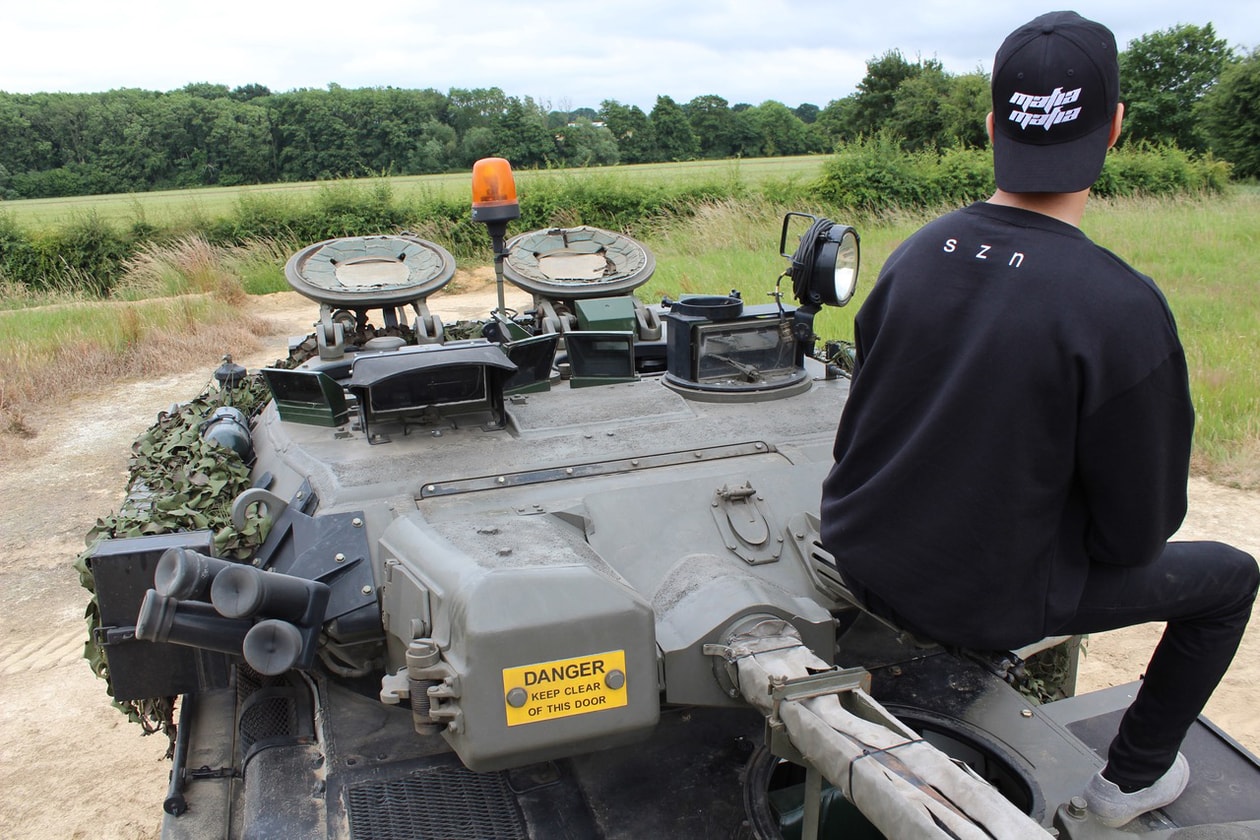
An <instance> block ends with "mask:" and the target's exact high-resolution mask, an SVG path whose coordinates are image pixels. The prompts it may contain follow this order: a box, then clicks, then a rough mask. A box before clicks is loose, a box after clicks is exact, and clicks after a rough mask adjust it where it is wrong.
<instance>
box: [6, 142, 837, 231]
mask: <svg viewBox="0 0 1260 840" xmlns="http://www.w3.org/2000/svg"><path fill="white" fill-rule="evenodd" d="M824 160H825V158H824V157H822V156H819V155H809V156H801V157H775V158H750V159H747V160H712V161H688V162H685V163H651V164H637V165H633V166H614V167H593V168H589V169H545V170H521V171H518V172H516V173H515V174H516V181H517V186H518V191H519V192H520V193H521V194H522V197H524V196H526V195H528V191H529V188H530V185H531V184H534V183H537V182H539V181H543V180H546V179H556V178H613V179H617V180H619V179H625V180H626V181H627V182H635V183H640V184H660V183H670V184H678V183H689V182H690V183H706V182H711V181H714V180H719V181H720V180H727V179H739V180H741V181H743V182H745V183H748V184H759V183H764V182H766V181H772V180H774V181H785V182H792V181H803V180H808V179H811V178H814V177H816V176H817V175H819V174H820V173H821V172H822V166H823V162H824ZM471 178H472V174H471V172H452V173H446V174H442V175H410V176H398V177H392V178H366V179H358V180H345V181H337V182H336V183H338V184H373V183H379V182H380V181H385V182H386V183H388V184H389V186H390V189H391V190H392V192H393V195H394V196H395V197H397V198H398V199H400V200H406V199H408V198H410V197H412V196H414V195H430V196H439V197H443V198H455V199H462V198H463V197H465V196H469V195H471V189H472V182H471ZM328 183H329V182H320V181H311V182H302V183H290V184H264V185H259V186H249V187H204V188H200V189H192V190H167V191H162V192H151V193H131V194H118V195H91V196H79V197H71V198H33V199H26V200H22V201H5V202H0V210H3V211H4V212H6V213H10V214H12V216H13V218H14V220H15V221H16V222H17V223H18V224H19V225H21V226H23V227H24V228H28V229H31V230H41V229H48V228H52V227H57V226H61V225H65V224H67V223H68V222H71V221H73V220H75V219H80V218H83V217H85V216H90V215H95V216H96V217H98V218H100V219H102V220H103V221H106V222H110V223H116V224H120V225H127V226H130V225H132V224H135V223H144V224H149V225H155V226H157V227H161V228H177V229H178V228H181V227H186V226H188V225H189V224H191V223H192V222H195V221H198V220H205V219H215V218H221V217H224V216H228V215H230V214H231V213H232V212H233V210H234V209H235V208H236V206H237V204H238V202H239V201H240V200H241V199H242V198H243V197H254V198H257V197H266V196H276V197H284V196H298V197H301V198H312V197H314V196H315V195H316V194H317V193H318V192H319V191H320V189H322V188H324V187H327V186H328Z"/></svg>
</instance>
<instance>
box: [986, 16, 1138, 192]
mask: <svg viewBox="0 0 1260 840" xmlns="http://www.w3.org/2000/svg"><path fill="white" fill-rule="evenodd" d="M992 93H993V116H994V137H993V165H994V175H995V177H996V179H997V185H998V186H999V187H1000V188H1002V189H1003V190H1006V191H1007V192H1017V193H1028V192H1058V193H1064V192H1076V191H1078V190H1083V189H1085V188H1087V187H1089V186H1091V185H1092V184H1093V183H1094V181H1095V180H1097V178H1098V174H1099V173H1100V172H1101V171H1102V165H1103V160H1104V159H1105V158H1106V156H1107V146H1108V142H1109V141H1110V139H1111V124H1112V117H1113V116H1114V115H1115V110H1116V103H1117V102H1118V101H1119V94H1120V68H1119V61H1118V56H1117V52H1116V40H1115V36H1113V35H1112V34H1111V31H1110V30H1109V29H1107V27H1105V26H1103V25H1102V24H1099V23H1095V22H1093V21H1090V20H1086V19H1085V18H1083V17H1081V16H1080V15H1078V14H1076V13H1075V12H1051V13H1050V14H1046V15H1042V16H1040V17H1038V18H1036V19H1035V20H1032V21H1030V22H1028V23H1026V24H1025V25H1023V26H1021V27H1020V28H1019V29H1017V30H1015V31H1014V32H1012V33H1011V34H1010V36H1008V37H1007V39H1006V41H1005V42H1003V44H1002V47H1001V49H999V50H998V53H997V57H996V59H995V60H994V65H993V91H992Z"/></svg>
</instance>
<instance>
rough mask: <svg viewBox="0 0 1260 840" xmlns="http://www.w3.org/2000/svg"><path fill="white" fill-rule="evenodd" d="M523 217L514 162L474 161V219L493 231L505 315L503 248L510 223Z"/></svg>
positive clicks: (496, 272)
mask: <svg viewBox="0 0 1260 840" xmlns="http://www.w3.org/2000/svg"><path fill="white" fill-rule="evenodd" d="M520 216H521V205H520V204H519V203H517V201H516V182H515V181H514V180H513V179H512V165H511V164H510V163H508V162H507V161H506V160H504V159H503V158H482V159H481V160H479V161H477V162H476V163H475V164H473V172H472V219H473V221H474V222H481V223H483V224H484V225H485V226H486V227H487V228H488V229H489V232H490V242H491V247H492V248H493V249H494V280H495V284H496V286H497V288H498V292H499V315H501V316H506V312H507V306H506V304H505V302H504V298H503V258H504V257H506V256H507V254H506V252H505V251H504V250H503V239H504V237H505V236H506V235H507V223H508V222H509V221H511V220H512V219H519V218H520Z"/></svg>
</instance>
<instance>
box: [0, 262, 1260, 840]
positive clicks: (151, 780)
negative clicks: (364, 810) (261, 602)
mask: <svg viewBox="0 0 1260 840" xmlns="http://www.w3.org/2000/svg"><path fill="white" fill-rule="evenodd" d="M494 300H495V293H494V289H493V287H483V288H481V289H480V290H478V291H475V292H470V293H465V294H461V295H458V296H452V297H448V298H447V300H446V301H442V300H440V299H438V298H435V299H434V300H433V301H432V302H431V305H432V307H433V309H434V310H435V311H437V312H440V313H441V314H442V315H443V317H444V319H446V320H453V317H452V315H458V317H475V316H482V315H484V314H486V313H487V312H488V311H489V310H490V309H491V308H492V307H493V306H494ZM509 305H511V301H510V302H509ZM518 305H519V304H518ZM258 309H259V310H260V311H259V312H258V314H259V315H260V316H261V317H263V318H265V319H267V320H268V321H269V322H271V323H273V324H274V332H273V335H271V336H270V337H264V339H263V341H262V342H260V344H259V345H258V346H257V347H253V348H230V349H232V350H233V352H234V355H235V356H236V358H237V361H240V362H242V363H243V364H245V365H246V366H247V367H250V368H251V369H253V368H256V367H258V366H260V365H262V364H266V363H269V362H271V361H272V360H273V359H274V358H275V357H276V356H277V355H282V352H283V347H284V338H285V336H288V335H290V334H301V333H305V332H306V331H308V329H309V327H310V324H311V321H312V320H313V318H314V314H315V313H314V309H313V307H312V305H311V303H310V302H309V301H306V300H305V299H303V298H300V297H298V296H297V295H295V294H291V293H290V294H282V295H272V296H269V297H268V298H266V299H263V300H262V301H261V302H260V303H259V305H258ZM264 344H265V346H264ZM223 351H224V348H217V347H216V348H207V351H206V357H205V360H204V364H201V365H198V366H197V367H196V368H195V369H193V370H190V371H188V372H186V373H182V374H179V375H174V376H169V377H165V378H163V379H161V380H160V381H155V382H143V383H129V384H118V383H114V384H111V385H110V386H109V387H108V388H103V389H102V390H101V392H100V393H99V394H96V395H92V396H88V397H83V398H80V399H76V400H75V401H74V402H72V403H71V404H69V405H65V406H61V407H58V408H56V409H50V410H47V411H42V412H38V413H34V414H32V415H31V416H30V417H29V418H28V419H29V421H30V424H31V425H32V426H33V427H34V428H36V429H37V430H38V432H39V434H38V436H37V437H36V438H34V439H33V440H30V441H16V440H13V439H10V438H0V558H2V562H0V792H2V795H0V837H4V838H10V840H17V838H39V839H40V840H43V838H101V840H114V838H125V840H137V839H138V838H153V837H157V836H158V825H159V823H160V819H161V816H162V800H163V798H164V797H165V792H166V781H167V773H168V768H169V764H168V763H167V762H165V761H164V760H163V755H164V753H165V750H166V742H165V739H164V738H162V737H161V736H157V737H152V738H142V737H141V736H140V729H139V727H137V726H135V725H133V724H131V723H128V722H127V720H126V719H125V718H124V717H123V716H122V715H121V714H119V713H118V712H116V711H115V710H114V709H113V708H112V707H111V706H110V705H109V700H108V697H107V696H106V694H105V691H104V686H103V684H102V683H101V682H100V681H98V680H97V679H96V678H95V677H94V676H93V675H92V674H91V672H90V671H89V669H88V666H87V664H86V662H85V661H84V660H83V659H82V658H81V653H82V645H83V640H84V638H85V635H86V634H85V630H84V624H83V621H82V616H83V608H84V605H85V603H86V600H87V596H86V593H85V592H84V591H83V590H82V589H81V588H80V587H79V584H78V580H77V575H76V573H75V572H74V570H73V568H72V567H71V562H72V560H73V558H74V557H75V556H76V555H77V554H78V552H79V551H80V550H81V548H82V546H83V535H84V534H85V533H86V532H87V530H88V528H90V527H91V525H92V523H93V521H94V520H95V518H96V517H98V516H101V515H104V514H107V513H109V512H110V511H112V510H114V509H116V508H117V506H118V504H119V502H120V501H121V499H122V489H123V483H124V481H125V478H126V457H127V452H128V447H129V446H130V444H131V441H132V440H134V438H135V437H136V436H137V435H138V434H139V433H140V432H142V431H144V429H146V428H147V427H148V426H149V424H150V423H152V421H153V418H154V417H155V416H156V414H157V412H158V411H159V410H161V409H163V408H164V407H166V406H168V405H170V404H171V403H172V402H176V401H180V400H184V399H188V398H190V397H192V396H194V395H195V394H196V393H197V392H198V391H199V390H200V389H201V388H202V387H203V386H204V385H205V384H206V383H207V382H208V381H209V379H210V373H211V371H212V370H213V369H214V367H215V366H216V365H217V364H218V359H219V356H220V355H221V354H222V352H223ZM1190 496H1191V508H1190V516H1189V517H1188V519H1187V522H1186V525H1185V527H1184V528H1183V530H1182V533H1181V536H1183V537H1187V538H1211V539H1220V540H1223V541H1225V542H1230V543H1232V544H1234V545H1237V546H1239V547H1240V548H1243V549H1246V550H1248V551H1250V552H1252V553H1253V554H1257V555H1260V493H1247V492H1241V491H1235V490H1229V489H1225V488H1221V487H1217V486H1215V485H1211V484H1209V483H1207V482H1206V481H1201V480H1193V481H1192V482H1191V485H1190ZM1158 635H1159V628H1158V626H1150V625H1148V626H1144V627H1137V628H1131V629H1129V630H1124V631H1118V632H1115V633H1109V634H1104V635H1099V636H1095V637H1094V638H1093V639H1091V640H1090V644H1089V653H1088V655H1087V656H1086V659H1085V662H1084V670H1083V674H1082V678H1081V689H1082V690H1089V689H1091V688H1098V687H1102V686H1106V685H1111V684H1117V683H1123V682H1129V681H1131V680H1133V679H1135V678H1136V677H1137V676H1138V675H1139V674H1140V673H1141V670H1142V668H1143V667H1144V665H1145V663H1146V657H1148V656H1149V654H1150V651H1151V648H1152V647H1153V645H1154V642H1155V640H1156V639H1158ZM1256 684H1260V627H1253V629H1252V632H1250V633H1249V635H1248V637H1247V638H1246V639H1245V640H1244V645H1243V650H1242V651H1241V652H1240V653H1239V655H1238V657H1237V659H1236V660H1235V664H1234V667H1233V669H1232V670H1231V672H1230V674H1229V675H1228V676H1227V677H1226V680H1225V684H1224V685H1222V686H1221V688H1220V689H1219V690H1218V691H1217V694H1216V696H1215V697H1214V698H1213V701H1212V703H1211V705H1210V706H1209V707H1208V714H1209V715H1210V716H1211V717H1212V718H1213V719H1214V720H1215V721H1216V722H1217V723H1219V724H1222V725H1223V726H1224V728H1225V729H1226V730H1227V731H1229V732H1230V733H1231V734H1233V735H1234V736H1235V737H1237V738H1238V739H1239V740H1240V741H1241V742H1242V743H1243V744H1244V745H1246V746H1248V747H1249V748H1251V749H1252V750H1253V751H1254V750H1260V716H1257V715H1256V714H1255V711H1254V699H1253V687H1254V686H1255V685H1256Z"/></svg>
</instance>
